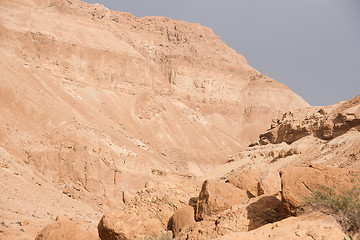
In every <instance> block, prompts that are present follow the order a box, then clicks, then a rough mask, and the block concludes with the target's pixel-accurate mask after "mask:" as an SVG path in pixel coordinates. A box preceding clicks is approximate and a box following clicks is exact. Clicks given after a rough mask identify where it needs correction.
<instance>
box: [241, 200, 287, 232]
mask: <svg viewBox="0 0 360 240" xmlns="http://www.w3.org/2000/svg"><path fill="white" fill-rule="evenodd" d="M246 210H247V211H248V213H247V214H248V215H247V218H248V219H249V227H248V230H249V231H250V230H253V229H256V228H259V227H261V226H263V225H265V224H268V223H273V222H277V221H280V220H282V219H284V218H287V217H289V214H287V213H286V211H285V208H284V205H283V203H282V202H281V201H280V200H279V199H277V198H276V197H274V196H265V197H262V198H260V199H259V200H258V201H256V202H254V203H251V204H250V205H249V206H247V207H246Z"/></svg>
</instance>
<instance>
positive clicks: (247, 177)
mask: <svg viewBox="0 0 360 240" xmlns="http://www.w3.org/2000/svg"><path fill="white" fill-rule="evenodd" d="M260 175H261V171H260V170H258V169H250V170H246V171H243V172H240V173H238V174H236V175H234V176H231V177H230V178H228V180H227V182H229V183H231V184H232V185H234V186H235V187H237V188H240V189H242V190H245V191H246V193H247V194H248V197H249V198H252V197H257V196H258V183H259V179H260Z"/></svg>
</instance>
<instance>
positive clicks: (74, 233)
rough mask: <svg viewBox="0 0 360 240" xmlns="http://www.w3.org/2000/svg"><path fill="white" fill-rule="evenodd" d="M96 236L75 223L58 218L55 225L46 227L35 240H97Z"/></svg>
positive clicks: (51, 224)
mask: <svg viewBox="0 0 360 240" xmlns="http://www.w3.org/2000/svg"><path fill="white" fill-rule="evenodd" d="M97 239H98V237H97V236H96V235H95V234H92V233H90V232H87V231H84V230H82V229H81V228H80V227H79V226H78V225H77V224H76V223H75V222H74V221H71V220H69V219H66V218H64V217H58V218H57V220H56V222H55V223H50V224H48V225H46V226H45V227H44V228H43V229H42V230H41V232H40V233H38V235H37V236H36V238H35V240H97Z"/></svg>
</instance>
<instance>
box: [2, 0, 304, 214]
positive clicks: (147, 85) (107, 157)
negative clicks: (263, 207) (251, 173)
mask: <svg viewBox="0 0 360 240" xmlns="http://www.w3.org/2000/svg"><path fill="white" fill-rule="evenodd" d="M0 81H1V83H0V152H1V158H0V159H1V161H2V163H1V164H2V165H1V166H3V167H2V169H1V171H3V170H4V171H5V170H6V171H7V172H4V173H3V174H4V176H5V175H6V174H8V171H10V172H15V173H18V174H19V172H24V174H25V172H27V173H26V174H28V175H26V176H27V177H28V178H29V179H31V178H34V179H42V180H45V181H46V182H48V183H50V184H52V183H56V188H57V189H60V190H61V191H63V192H64V193H65V194H66V195H67V196H70V197H71V198H73V199H80V200H81V201H82V202H87V203H91V206H97V207H100V208H101V207H104V206H107V205H114V204H115V205H116V203H117V202H119V201H121V202H124V198H125V197H124V196H125V193H128V192H131V191H135V190H137V189H140V188H142V187H144V186H145V184H148V183H149V182H158V181H163V179H164V178H166V179H170V178H179V177H180V178H181V177H185V178H190V177H196V176H202V175H204V174H206V173H208V172H209V171H210V170H212V169H213V168H214V166H215V165H216V164H219V163H221V162H223V161H224V159H227V158H228V156H229V155H232V154H235V153H236V152H237V151H238V150H239V149H241V148H242V147H244V146H246V145H248V144H249V143H250V142H251V141H254V140H255V139H256V138H257V136H258V134H259V133H261V132H263V131H264V130H266V129H267V127H268V122H269V121H270V120H271V119H272V118H274V117H279V116H280V114H282V113H283V112H286V111H289V110H294V109H297V108H302V107H307V106H308V104H307V103H306V102H305V101H304V100H303V99H302V98H301V97H299V96H297V95H296V94H294V93H293V92H292V91H291V90H289V89H288V88H287V87H286V86H284V85H283V84H280V83H278V82H276V81H275V80H273V79H270V78H268V77H267V76H265V75H263V74H261V73H259V72H258V71H256V70H254V69H253V68H251V67H250V66H249V65H248V64H247V62H246V60H245V59H244V57H243V56H241V55H239V54H237V53H236V52H235V51H234V50H232V49H231V48H229V47H228V46H226V44H225V43H224V42H222V41H221V40H220V38H219V37H218V36H216V35H215V34H214V33H213V32H212V30H210V29H209V28H206V27H203V26H201V25H199V24H191V23H187V22H183V21H175V20H172V19H168V18H162V17H146V18H136V17H134V16H132V15H131V14H129V13H120V12H115V11H111V10H108V9H106V8H105V7H103V6H101V5H96V4H95V5H90V4H85V3H83V2H80V1H77V0H67V1H65V0H64V1H61V0H58V1H57V0H30V1H24V0H14V1H7V0H5V1H1V2H0ZM9 176H10V175H9ZM11 176H12V175H11ZM20 177H22V175H21V174H20ZM23 177H24V178H25V175H24V176H23ZM7 179H12V178H11V177H9V178H7ZM8 181H10V180H8ZM21 181H22V180H21ZM39 181H40V180H39ZM35 182H36V181H35V180H34V184H35ZM9 183H10V182H9ZM19 186H21V184H20V183H19ZM34 186H36V184H35V185H34ZM28 187H29V186H28ZM6 191H14V190H13V189H7V190H6ZM39 191H41V189H40V190H39ZM54 191H55V190H54ZM20 192H21V191H20ZM10 195H11V196H16V194H15V192H12V193H10V192H9V196H10ZM49 197H50V196H49ZM54 200H55V199H54ZM79 204H80V203H79ZM19 205H21V204H19ZM7 206H8V207H7V208H8V209H7V210H9V211H18V210H16V209H15V208H17V205H16V204H15V205H13V206H10V205H7ZM13 208H14V209H13Z"/></svg>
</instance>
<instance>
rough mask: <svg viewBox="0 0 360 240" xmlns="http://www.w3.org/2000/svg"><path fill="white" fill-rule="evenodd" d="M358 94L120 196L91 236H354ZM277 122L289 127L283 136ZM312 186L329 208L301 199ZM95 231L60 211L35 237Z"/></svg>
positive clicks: (287, 117)
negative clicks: (208, 162) (180, 175)
mask: <svg viewBox="0 0 360 240" xmlns="http://www.w3.org/2000/svg"><path fill="white" fill-rule="evenodd" d="M359 100H360V95H359V96H357V97H355V98H353V99H351V100H349V101H346V102H342V103H338V104H335V105H333V106H328V107H311V108H305V109H302V110H299V111H294V112H292V113H285V114H284V116H283V117H282V118H281V119H279V120H274V123H275V124H274V123H273V124H272V126H271V129H270V130H269V131H267V132H266V133H264V134H261V135H260V140H259V142H262V144H263V145H260V144H259V142H257V143H253V144H251V146H249V147H247V148H245V149H243V150H242V151H240V152H239V153H238V154H237V155H236V156H234V157H233V158H231V159H229V160H228V161H227V162H226V163H224V164H222V165H219V166H218V167H217V169H216V170H215V171H214V172H211V173H209V174H208V175H206V176H203V177H202V178H203V180H201V178H197V179H196V178H188V179H182V180H180V181H179V180H177V181H164V182H163V183H161V184H150V185H147V186H145V188H143V189H142V190H140V191H138V192H137V193H136V194H134V195H127V196H126V201H125V202H124V203H121V204H120V203H119V204H118V205H117V207H116V208H113V209H111V210H108V211H106V212H105V213H104V214H103V216H102V217H101V219H100V220H99V222H98V226H97V230H98V233H97V234H98V236H99V237H100V239H101V240H115V239H144V238H146V237H149V236H153V234H155V235H157V236H158V237H155V239H160V236H163V237H165V238H164V239H176V240H185V239H192V240H207V239H218V240H232V239H269V240H270V239H279V240H280V239H293V240H297V239H309V240H311V239H315V240H321V239H333V240H337V239H350V238H349V235H350V236H352V239H360V234H359V230H360V221H359V217H360V202H359V184H360V167H359V162H360V161H359V160H360V151H359V149H360V145H359V144H360V123H359V119H360V115H359V109H360V101H359ZM339 118H341V119H342V120H339ZM309 119H311V120H309ZM281 126H287V127H286V129H287V130H286V131H281V134H283V135H281V134H280V133H279V129H280V128H281ZM324 126H326V128H324ZM291 129H307V130H306V131H307V134H304V133H303V132H301V131H300V132H295V135H291V136H292V137H291V139H296V140H293V141H291V142H289V143H286V141H287V140H286V139H288V138H287V137H286V136H288V135H289V134H292V133H294V131H293V130H291ZM311 129H313V130H311ZM319 129H325V130H326V131H328V130H329V129H332V131H331V133H332V134H331V137H330V135H329V134H328V133H329V132H326V137H325V139H323V138H324V136H323V134H320V135H319V132H318V130H319ZM339 129H342V130H341V131H340V130H339ZM269 132H273V134H275V133H277V136H279V137H280V138H281V139H283V141H281V142H279V143H272V142H271V140H270V139H267V138H265V137H264V136H269ZM270 136H272V135H270ZM265 139H267V140H265ZM320 190H321V191H323V193H325V195H323V197H322V198H321V201H326V198H324V197H326V196H327V197H331V196H333V198H331V199H332V200H331V201H332V206H335V208H333V207H329V205H321V201H319V202H310V203H311V204H310V205H309V203H307V201H308V200H306V199H309V197H310V196H314V195H313V193H315V192H316V191H320ZM344 191H345V192H344ZM317 194H319V193H318V192H317ZM326 194H329V195H326ZM344 194H346V195H344ZM315 196H316V195H315ZM335 196H338V197H337V198H335ZM340 196H342V197H340ZM313 201H314V200H313ZM340 203H341V204H340ZM351 204H355V205H351ZM356 204H357V205H356ZM324 206H327V207H326V208H324ZM348 206H352V207H351V208H348ZM75 221H76V222H78V223H81V226H84V225H85V224H84V223H82V222H81V221H79V220H76V219H75ZM20 225H21V223H20ZM85 226H86V225H85ZM94 229H96V227H95V228H91V227H90V229H89V230H87V231H86V230H84V229H80V228H79V226H78V225H76V224H75V222H74V221H70V220H68V219H67V218H64V217H59V218H58V219H57V220H56V221H55V222H53V223H50V224H49V225H47V226H46V227H45V228H43V230H42V231H41V232H40V233H39V234H38V235H37V239H38V240H40V239H41V240H45V239H53V238H54V237H59V239H63V238H61V236H73V237H74V236H76V238H75V237H74V238H73V239H78V240H85V239H94V240H96V239H97V235H96V231H94Z"/></svg>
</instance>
